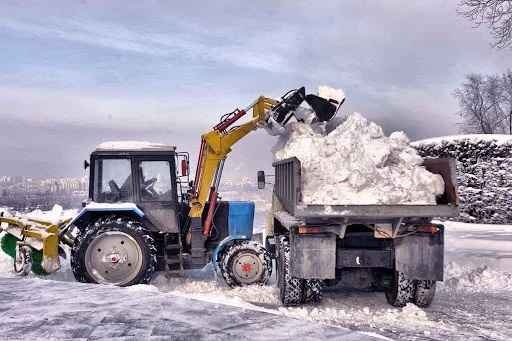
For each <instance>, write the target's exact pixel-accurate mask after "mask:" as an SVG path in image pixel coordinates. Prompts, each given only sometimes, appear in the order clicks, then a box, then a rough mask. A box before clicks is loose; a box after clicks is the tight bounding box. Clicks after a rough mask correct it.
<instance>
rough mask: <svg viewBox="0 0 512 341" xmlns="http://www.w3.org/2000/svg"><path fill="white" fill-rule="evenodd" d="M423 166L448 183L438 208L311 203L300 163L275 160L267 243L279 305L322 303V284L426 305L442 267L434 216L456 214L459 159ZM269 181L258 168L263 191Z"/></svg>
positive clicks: (440, 238) (440, 234)
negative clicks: (305, 197)
mask: <svg viewBox="0 0 512 341" xmlns="http://www.w3.org/2000/svg"><path fill="white" fill-rule="evenodd" d="M423 165H424V167H425V168H426V169H427V170H428V171H430V172H431V173H434V174H440V175H441V176H442V178H443V180H444V184H445V188H444V194H443V195H441V196H438V197H437V198H436V204H435V205H308V204H305V203H304V202H303V201H302V196H301V186H302V182H301V173H302V169H301V163H300V161H299V159H297V158H295V157H293V158H289V159H286V160H281V161H277V162H275V163H274V164H273V166H274V171H275V174H274V176H275V182H274V187H273V196H272V212H271V222H270V224H268V226H267V227H266V230H265V238H264V240H265V247H266V249H267V250H269V251H270V252H271V253H272V255H273V256H274V258H275V259H276V263H277V265H276V268H277V284H278V287H279V298H280V300H281V302H282V303H283V304H284V305H287V306H289V305H299V304H302V303H304V302H318V301H320V300H321V298H322V290H323V288H324V287H326V286H334V285H337V286H342V287H355V288H360V289H362V288H364V289H375V290H383V291H384V292H385V295H386V299H387V301H388V302H389V303H390V304H391V305H393V306H396V307H403V306H405V305H406V304H407V303H409V302H412V303H414V304H416V305H417V306H420V307H427V306H429V305H430V304H431V302H432V300H433V298H434V294H435V288H436V282H437V281H442V280H443V262H444V258H443V257H444V227H443V225H442V224H438V223H433V222H432V219H433V218H434V217H454V216H457V215H458V198H457V189H456V177H455V171H456V170H455V162H454V160H451V159H425V160H424V164H423ZM265 184H266V180H265V173H264V172H263V171H259V172H258V187H259V188H264V187H265Z"/></svg>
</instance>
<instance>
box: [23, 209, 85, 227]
mask: <svg viewBox="0 0 512 341" xmlns="http://www.w3.org/2000/svg"><path fill="white" fill-rule="evenodd" d="M77 213H78V210H76V209H69V210H65V209H63V208H62V206H60V205H53V208H52V210H51V211H42V210H34V211H31V212H29V213H25V214H23V215H22V216H24V217H27V218H30V219H36V220H42V221H48V222H51V223H52V224H59V223H60V222H62V221H64V220H67V219H71V218H73V217H74V216H76V215H77Z"/></svg>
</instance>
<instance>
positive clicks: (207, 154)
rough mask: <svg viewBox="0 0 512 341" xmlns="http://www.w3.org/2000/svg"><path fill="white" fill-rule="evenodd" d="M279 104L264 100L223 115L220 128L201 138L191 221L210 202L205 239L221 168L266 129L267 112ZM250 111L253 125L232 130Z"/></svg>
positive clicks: (208, 231) (205, 226)
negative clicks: (244, 142)
mask: <svg viewBox="0 0 512 341" xmlns="http://www.w3.org/2000/svg"><path fill="white" fill-rule="evenodd" d="M276 103H277V101H276V100H274V99H271V98H268V97H263V96H261V97H259V98H258V99H257V100H256V101H255V102H254V103H252V104H251V105H250V106H248V107H247V108H246V109H243V110H240V109H236V110H235V111H233V112H231V113H229V114H227V115H224V116H223V117H222V119H221V122H220V123H219V124H217V125H216V126H215V127H213V129H212V130H211V131H209V132H207V133H205V134H203V135H202V136H201V149H200V153H199V159H198V163H197V169H196V176H195V181H194V189H193V193H192V198H191V201H190V212H189V217H190V218H195V219H201V216H202V214H203V211H204V208H205V204H206V202H207V201H209V202H210V207H209V210H208V216H207V218H206V220H205V223H204V224H203V235H205V236H207V235H209V233H210V228H211V224H212V219H213V213H214V207H215V204H216V201H217V189H218V186H219V183H220V178H221V175H222V167H223V166H224V161H225V160H226V157H227V155H228V154H229V152H230V151H231V147H232V146H233V145H234V144H235V143H236V142H238V141H239V140H240V139H242V138H243V137H245V136H246V135H247V134H249V133H250V132H251V131H253V130H255V129H257V128H259V127H263V126H265V123H266V121H267V119H268V110H269V109H271V108H272V107H273V106H274V105H275V104H276ZM251 110H252V118H251V120H250V121H248V122H246V123H243V124H240V125H238V126H232V125H233V124H234V123H235V122H236V121H237V120H238V119H240V118H242V117H243V116H245V115H246V114H247V113H248V112H249V111H251Z"/></svg>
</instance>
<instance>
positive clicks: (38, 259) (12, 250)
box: [0, 233, 47, 275]
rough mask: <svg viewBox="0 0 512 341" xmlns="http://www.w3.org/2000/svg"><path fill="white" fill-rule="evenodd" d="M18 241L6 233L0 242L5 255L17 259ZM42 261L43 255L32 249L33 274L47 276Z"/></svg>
mask: <svg viewBox="0 0 512 341" xmlns="http://www.w3.org/2000/svg"><path fill="white" fill-rule="evenodd" d="M18 241H19V239H18V238H16V237H15V236H13V235H12V234H9V233H6V234H5V235H4V236H3V237H2V239H1V240H0V248H1V249H2V251H3V252H4V253H6V254H7V255H9V256H10V257H11V258H13V259H14V257H16V243H17V242H18ZM42 261H43V253H42V252H41V251H38V250H35V249H32V272H33V273H35V274H36V275H47V272H46V271H44V270H43V267H42V265H41V263H42Z"/></svg>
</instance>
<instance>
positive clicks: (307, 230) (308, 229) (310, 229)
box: [297, 226, 323, 234]
mask: <svg viewBox="0 0 512 341" xmlns="http://www.w3.org/2000/svg"><path fill="white" fill-rule="evenodd" d="M322 232H323V231H322V229H321V228H320V227H315V226H299V227H298V228H297V233H298V234H311V233H322Z"/></svg>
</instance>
